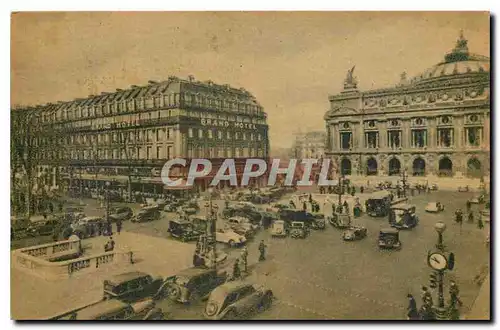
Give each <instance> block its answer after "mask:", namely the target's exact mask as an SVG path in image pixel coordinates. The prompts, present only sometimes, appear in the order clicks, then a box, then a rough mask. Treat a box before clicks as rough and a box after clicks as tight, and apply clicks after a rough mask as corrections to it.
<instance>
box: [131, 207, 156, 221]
mask: <svg viewBox="0 0 500 330" xmlns="http://www.w3.org/2000/svg"><path fill="white" fill-rule="evenodd" d="M160 216H161V214H160V210H159V208H158V206H156V205H153V206H146V207H143V208H142V209H140V210H139V211H138V212H137V214H135V215H134V216H133V217H132V219H131V221H132V222H147V221H153V220H158V219H160Z"/></svg>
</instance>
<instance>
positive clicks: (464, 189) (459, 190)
mask: <svg viewBox="0 0 500 330" xmlns="http://www.w3.org/2000/svg"><path fill="white" fill-rule="evenodd" d="M468 191H469V186H465V187H458V192H468Z"/></svg>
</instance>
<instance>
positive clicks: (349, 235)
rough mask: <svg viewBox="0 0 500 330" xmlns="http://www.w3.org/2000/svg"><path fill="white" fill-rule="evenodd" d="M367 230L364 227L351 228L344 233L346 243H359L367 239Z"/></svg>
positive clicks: (343, 237)
mask: <svg viewBox="0 0 500 330" xmlns="http://www.w3.org/2000/svg"><path fill="white" fill-rule="evenodd" d="M366 234H367V230H366V228H365V227H362V226H351V227H350V228H349V229H347V230H346V231H344V232H343V233H342V239H343V240H344V241H357V240H360V239H363V238H365V237H366Z"/></svg>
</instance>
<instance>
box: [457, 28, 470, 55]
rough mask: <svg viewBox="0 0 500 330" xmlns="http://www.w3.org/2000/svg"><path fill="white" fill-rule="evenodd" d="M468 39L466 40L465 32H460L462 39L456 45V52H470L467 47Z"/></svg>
mask: <svg viewBox="0 0 500 330" xmlns="http://www.w3.org/2000/svg"><path fill="white" fill-rule="evenodd" d="M467 42H468V41H467V39H465V38H464V30H460V37H459V38H458V40H457V44H456V45H455V49H454V50H455V52H462V53H466V52H468V50H469V48H468V47H467Z"/></svg>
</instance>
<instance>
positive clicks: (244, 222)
mask: <svg viewBox="0 0 500 330" xmlns="http://www.w3.org/2000/svg"><path fill="white" fill-rule="evenodd" d="M227 223H228V224H229V226H231V227H232V226H241V227H244V228H247V229H248V230H252V231H256V230H257V229H259V226H258V225H255V224H253V223H252V222H251V221H250V219H248V218H246V217H242V216H235V217H231V218H229V219H227Z"/></svg>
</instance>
